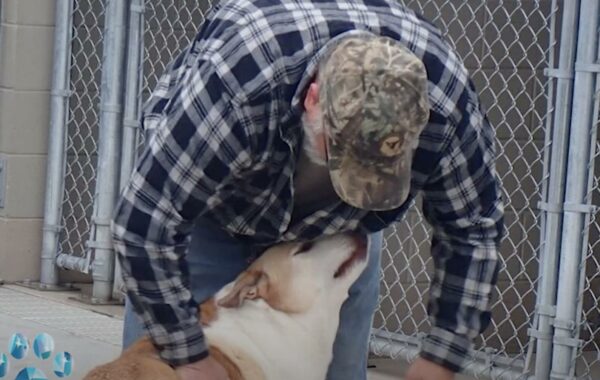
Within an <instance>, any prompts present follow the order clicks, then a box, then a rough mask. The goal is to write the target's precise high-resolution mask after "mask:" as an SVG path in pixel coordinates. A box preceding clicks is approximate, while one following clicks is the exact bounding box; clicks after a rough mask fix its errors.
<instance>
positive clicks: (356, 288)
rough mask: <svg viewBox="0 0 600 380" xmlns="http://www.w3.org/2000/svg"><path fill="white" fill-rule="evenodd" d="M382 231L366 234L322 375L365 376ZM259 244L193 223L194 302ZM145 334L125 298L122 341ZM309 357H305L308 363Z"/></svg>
mask: <svg viewBox="0 0 600 380" xmlns="http://www.w3.org/2000/svg"><path fill="white" fill-rule="evenodd" d="M382 236H383V234H382V233H381V232H378V233H374V234H372V235H370V236H369V262H368V264H367V267H366V269H365V271H364V272H363V273H362V274H361V276H360V277H359V278H358V280H357V281H356V282H355V283H354V285H352V287H351V288H350V291H349V297H348V299H347V300H346V302H345V303H344V304H343V305H342V310H341V314H340V326H339V328H338V332H337V335H336V339H335V343H334V346H333V360H332V362H331V364H330V366H329V371H328V375H327V380H366V378H367V358H368V344H369V335H370V331H371V324H372V319H373V313H374V312H375V308H376V307H377V303H378V295H379V266H380V257H381V246H382ZM260 251H262V249H258V248H257V247H253V246H249V245H247V244H244V243H241V242H239V241H237V240H236V239H235V238H232V237H231V236H230V235H228V234H227V233H225V232H224V231H223V230H221V229H219V228H216V227H214V226H211V225H210V224H207V223H197V224H196V226H195V227H194V231H193V233H192V241H191V246H190V249H189V254H188V257H187V261H188V263H189V270H190V276H191V279H190V281H191V286H192V293H193V294H194V297H195V299H196V301H197V302H199V303H201V302H202V301H203V300H205V299H207V298H209V297H211V296H212V295H213V294H214V293H216V292H217V291H218V290H219V289H221V288H222V287H223V286H224V285H225V284H227V283H229V282H231V281H233V280H234V279H235V278H236V277H237V276H238V274H240V273H241V272H242V271H243V270H245V269H246V268H247V267H248V266H249V265H250V261H251V258H252V257H253V256H254V255H256V254H258V253H259V252H260ZM143 335H144V330H143V326H142V324H141V322H140V321H139V319H138V317H137V315H136V314H135V312H134V311H133V307H132V306H131V304H130V303H129V302H128V301H127V302H126V303H125V323H124V331H123V347H124V348H127V347H128V346H129V345H131V344H132V343H133V342H134V341H135V340H136V339H138V338H140V337H141V336H143ZM309 364H310V363H307V365H309Z"/></svg>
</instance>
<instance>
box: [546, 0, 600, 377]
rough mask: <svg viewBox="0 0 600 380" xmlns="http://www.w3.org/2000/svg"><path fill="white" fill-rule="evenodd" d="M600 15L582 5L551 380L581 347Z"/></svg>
mask: <svg viewBox="0 0 600 380" xmlns="http://www.w3.org/2000/svg"><path fill="white" fill-rule="evenodd" d="M599 11H600V0H582V1H581V11H580V17H579V33H578V40H577V41H578V42H577V61H576V63H575V82H574V89H573V98H574V99H577V101H575V102H573V113H572V118H571V132H570V136H569V145H570V149H569V156H568V164H567V165H568V166H567V182H566V184H567V187H566V193H565V203H564V207H563V208H564V224H563V230H562V242H561V258H560V273H559V283H558V295H557V301H556V318H555V320H554V329H555V333H554V345H555V347H554V352H553V355H552V372H551V378H552V379H566V378H569V377H570V376H573V375H574V371H575V366H574V363H575V361H574V359H575V355H576V354H577V351H578V350H577V349H578V348H579V344H580V340H579V339H578V338H579V331H578V328H577V327H578V326H577V323H576V321H577V319H578V317H577V311H578V310H579V304H578V303H579V302H581V297H582V294H583V291H582V288H581V278H580V276H581V268H582V266H583V267H585V260H584V258H585V255H583V254H582V251H583V250H585V249H586V248H587V245H586V244H584V242H583V238H584V236H585V233H584V230H585V227H586V226H587V224H586V219H587V218H588V217H589V214H590V213H591V211H592V206H591V205H590V204H589V203H588V202H587V201H586V198H587V194H588V185H589V179H588V176H589V175H590V173H589V171H590V165H591V164H590V161H591V152H590V141H589V139H590V135H591V134H592V132H591V131H592V128H596V121H595V119H594V118H593V110H594V98H595V97H594V90H595V79H596V75H597V73H598V72H599V71H600V68H599V66H598V63H597V58H598V56H597V52H598V42H599V39H598V15H599V13H598V12H599ZM591 167H592V168H593V165H592V166H591ZM580 288H581V289H580Z"/></svg>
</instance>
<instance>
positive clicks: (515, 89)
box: [374, 0, 558, 377]
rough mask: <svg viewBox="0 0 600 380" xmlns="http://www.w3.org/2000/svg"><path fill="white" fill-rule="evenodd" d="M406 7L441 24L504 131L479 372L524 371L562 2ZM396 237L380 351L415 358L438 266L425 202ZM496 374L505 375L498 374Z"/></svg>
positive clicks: (387, 265) (387, 262) (390, 248)
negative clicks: (496, 259) (501, 235)
mask: <svg viewBox="0 0 600 380" xmlns="http://www.w3.org/2000/svg"><path fill="white" fill-rule="evenodd" d="M405 3H406V5H408V6H409V7H411V8H413V9H415V10H417V11H418V12H421V13H423V14H424V15H425V16H426V17H428V18H429V19H430V20H432V21H433V22H434V23H435V24H436V25H437V26H438V27H440V29H441V30H442V31H443V32H445V34H446V36H447V37H448V40H449V41H450V42H451V44H452V45H453V46H454V47H455V48H456V49H457V51H458V52H459V55H460V56H461V57H462V58H463V60H464V62H465V65H466V66H467V68H468V69H469V71H470V72H471V73H472V75H473V78H474V82H475V85H476V88H477V90H478V91H479V93H480V95H481V100H482V103H483V105H484V108H485V109H486V110H487V114H488V117H489V120H490V123H491V124H492V126H494V128H495V129H496V134H497V137H498V144H497V147H496V149H497V154H498V159H497V170H498V172H499V176H500V178H501V180H502V185H503V190H504V193H503V197H504V200H505V211H506V217H505V224H506V229H507V235H506V237H505V239H504V240H503V243H502V246H501V250H500V256H501V259H502V267H501V270H500V275H499V281H498V287H497V294H496V297H495V299H496V301H495V302H494V306H493V319H492V325H491V326H490V328H489V329H488V330H487V331H486V333H485V334H483V335H481V336H480V337H479V338H478V339H477V342H476V352H474V353H473V355H474V359H477V360H473V361H472V362H471V363H470V364H471V365H472V366H473V367H472V370H471V372H472V373H473V374H474V375H476V376H484V377H485V376H489V375H490V368H489V364H490V363H494V365H495V366H497V367H498V368H504V367H506V368H510V369H511V370H512V371H513V372H514V371H515V370H516V371H523V369H524V368H525V361H526V355H527V351H528V349H529V348H530V347H531V346H530V342H529V337H528V334H527V331H528V328H529V327H531V326H530V323H531V322H530V321H531V320H532V318H533V315H534V310H535V298H536V288H537V280H538V277H539V275H538V267H539V260H538V253H539V248H540V235H539V232H540V230H539V229H540V227H539V226H540V220H539V210H538V208H537V205H538V203H539V202H540V201H541V200H542V198H541V197H542V183H543V180H544V178H543V170H542V169H543V161H544V154H543V151H544V138H545V133H544V132H545V129H546V123H547V121H548V117H549V116H550V113H549V112H548V105H549V104H550V103H549V102H550V99H549V96H548V91H547V88H548V82H549V80H548V78H547V77H546V76H544V70H545V69H546V68H547V67H548V65H549V61H550V59H551V56H552V54H553V52H554V48H555V36H554V35H553V33H552V28H551V24H552V22H553V21H554V22H555V21H556V20H555V19H556V16H557V12H558V7H557V6H556V5H554V6H553V4H552V2H550V1H547V2H543V1H530V2H526V1H518V2H516V1H515V2H506V1H484V0H480V1H464V2H452V1H406V2H405ZM387 236H388V237H387V247H386V250H385V252H386V253H387V254H386V255H385V258H384V265H383V281H382V285H383V286H382V292H381V306H380V308H379V310H378V311H377V314H376V319H375V326H374V328H375V336H376V337H377V338H378V339H377V341H378V344H377V345H376V346H375V353H385V354H387V355H391V356H392V357H404V358H411V357H412V356H413V355H415V354H416V352H417V351H416V349H415V348H416V347H417V346H418V336H419V334H420V333H423V332H426V331H427V330H428V329H429V327H430V325H429V322H428V320H427V311H426V305H427V290H428V286H429V281H430V276H431V269H432V266H433V263H432V260H431V258H430V256H429V241H430V231H429V228H428V227H427V226H426V223H425V222H424V219H423V216H422V214H421V212H420V210H419V207H414V208H413V209H411V212H410V213H409V217H408V218H407V219H406V220H404V221H403V222H401V223H400V224H399V225H397V226H394V227H393V228H392V229H390V231H389V232H388V234H387ZM390 333H392V334H393V335H390ZM407 341H408V342H409V344H406V343H401V342H407ZM411 348H412V349H411ZM477 362H479V363H480V364H481V363H483V365H480V366H476V365H475V364H476V363H477ZM506 374H508V370H507V372H506ZM513 375H514V373H513ZM494 376H497V377H503V376H505V373H504V372H503V371H502V370H497V371H496V372H495V373H494Z"/></svg>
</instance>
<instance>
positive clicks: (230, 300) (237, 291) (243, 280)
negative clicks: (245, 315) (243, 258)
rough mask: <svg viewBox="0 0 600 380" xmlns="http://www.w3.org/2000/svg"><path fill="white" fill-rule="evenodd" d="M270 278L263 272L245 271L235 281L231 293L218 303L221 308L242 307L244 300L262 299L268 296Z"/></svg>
mask: <svg viewBox="0 0 600 380" xmlns="http://www.w3.org/2000/svg"><path fill="white" fill-rule="evenodd" d="M268 288H269V277H268V276H267V274H266V273H264V272H262V271H245V272H243V273H242V274H241V275H240V276H239V277H238V278H237V279H236V281H235V283H234V285H233V288H232V289H231V291H230V292H229V293H228V294H227V295H225V297H223V298H221V299H220V300H219V301H218V304H219V306H223V307H240V306H241V305H242V303H243V302H244V300H247V299H250V300H253V299H256V298H262V297H263V296H264V295H265V294H267V290H268Z"/></svg>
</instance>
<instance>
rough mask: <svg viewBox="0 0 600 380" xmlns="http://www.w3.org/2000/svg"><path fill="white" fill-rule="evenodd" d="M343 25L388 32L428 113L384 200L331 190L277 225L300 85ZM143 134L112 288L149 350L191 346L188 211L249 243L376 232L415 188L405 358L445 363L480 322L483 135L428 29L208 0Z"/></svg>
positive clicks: (452, 63)
mask: <svg viewBox="0 0 600 380" xmlns="http://www.w3.org/2000/svg"><path fill="white" fill-rule="evenodd" d="M357 31H369V32H372V33H375V34H381V35H385V36H389V37H391V38H394V39H396V40H398V41H400V42H401V43H403V44H404V45H405V46H406V47H408V48H409V49H411V50H412V51H413V52H414V53H415V54H416V55H417V56H419V57H420V58H422V60H423V62H424V64H425V66H426V69H427V72H428V77H429V84H430V89H429V98H430V103H431V104H430V105H431V117H430V121H429V124H428V125H427V127H426V128H425V130H424V132H423V133H422V135H421V136H420V140H419V147H418V149H417V151H416V153H415V158H414V162H413V167H412V183H411V186H412V187H411V195H410V197H409V199H408V201H407V202H406V203H405V204H404V205H403V206H402V207H400V208H398V209H395V210H391V211H384V212H373V211H366V210H359V209H356V208H353V207H351V206H349V205H347V204H345V203H343V202H342V201H341V200H338V201H337V202H334V203H332V204H330V205H328V206H327V207H325V208H323V209H321V210H318V211H316V212H314V213H312V214H310V215H308V216H306V217H305V218H303V219H302V220H298V221H295V222H293V223H292V222H291V214H292V207H293V183H292V182H293V178H292V177H293V176H292V175H293V173H294V169H295V165H296V158H297V156H298V152H299V150H300V149H302V148H301V147H302V144H301V140H302V128H301V124H300V117H301V115H302V112H303V110H302V99H303V95H304V93H303V91H304V90H305V89H306V86H307V84H308V83H310V81H311V80H312V79H313V78H314V74H315V69H316V63H317V62H318V60H319V57H320V56H321V55H322V54H323V52H324V51H325V50H326V49H327V47H328V46H331V45H327V44H328V42H330V41H332V40H333V39H335V38H339V37H340V36H343V35H347V34H348V33H353V32H357ZM142 123H143V127H144V129H145V130H147V131H151V132H152V133H151V134H152V138H151V139H150V140H149V143H148V144H147V147H146V149H145V151H144V152H143V154H142V156H141V157H140V160H139V162H138V164H137V167H136V169H135V171H134V173H133V175H132V177H131V179H130V182H129V183H128V186H127V187H126V188H125V189H124V192H123V194H122V197H121V199H120V202H119V205H118V207H117V210H116V215H115V217H114V221H113V227H112V228H113V236H114V242H115V249H116V251H117V253H118V255H119V258H120V260H121V263H122V266H123V273H124V278H125V284H126V287H127V289H128V294H129V296H130V297H131V300H132V303H133V305H134V306H135V308H136V310H137V312H138V313H139V314H140V315H141V317H142V318H143V321H144V323H145V326H146V327H147V329H148V330H149V333H150V335H151V337H152V339H153V341H154V343H155V344H156V345H157V347H159V348H160V349H161V356H162V357H163V358H164V359H165V360H167V361H168V362H169V363H171V364H173V365H180V364H184V363H189V362H193V361H196V360H199V359H201V358H203V357H205V356H206V355H207V353H206V352H207V350H206V345H205V342H204V338H203V333H202V330H201V328H200V327H199V325H198V320H197V316H196V307H197V304H196V302H195V301H194V300H193V297H192V294H191V292H190V288H189V279H188V271H187V269H186V267H185V265H184V260H183V258H184V256H185V253H186V249H187V247H188V243H189V240H190V230H191V226H192V223H193V221H194V219H195V218H197V217H202V218H205V219H208V220H212V221H213V222H214V223H216V224H218V225H220V226H222V227H223V228H224V229H225V230H227V231H229V232H230V233H231V234H233V235H235V236H237V237H239V238H240V239H245V240H247V241H248V242H249V243H253V244H272V243H275V242H279V241H289V240H294V239H312V238H315V237H318V236H320V235H327V234H333V233H336V232H340V231H345V230H359V231H363V232H374V231H379V230H381V229H383V228H385V227H386V226H388V225H390V224H391V223H394V222H395V221H397V220H399V219H401V218H402V217H403V215H404V214H405V212H406V210H407V209H408V207H409V204H410V203H411V201H412V200H413V199H414V198H415V196H416V195H417V194H418V193H422V195H423V212H424V215H425V216H426V218H427V220H428V221H429V223H430V224H431V225H432V227H433V238H432V248H431V254H432V256H433V258H434V262H435V271H434V275H433V280H432V283H431V289H430V302H429V305H428V310H429V314H430V319H431V322H432V326H433V327H432V329H431V331H430V332H429V334H428V335H427V336H426V338H425V340H424V341H423V344H422V350H421V356H423V357H425V358H427V359H429V360H433V361H435V362H437V363H440V364H442V365H444V366H446V367H447V368H451V369H453V370H458V369H460V368H461V367H462V366H463V365H464V360H465V358H466V354H467V351H468V349H469V348H470V347H471V342H472V340H473V339H474V338H475V337H476V336H477V335H478V334H479V333H481V331H483V329H485V328H486V327H487V326H488V324H489V322H490V304H491V300H490V298H491V294H492V290H493V286H494V284H495V281H496V275H497V268H498V244H499V240H500V237H501V235H502V228H503V225H502V216H503V208H502V203H501V200H500V189H499V181H498V179H497V176H496V172H495V169H494V149H493V146H494V133H493V129H492V128H491V127H490V126H489V124H488V122H487V120H486V117H485V115H484V113H483V112H482V111H481V109H480V106H479V101H478V97H477V95H476V93H475V90H474V88H473V86H472V83H471V80H470V79H469V75H468V73H467V71H466V69H465V67H464V66H463V64H462V62H461V61H460V59H459V58H458V57H457V56H456V54H455V52H454V51H453V50H452V49H451V48H450V47H449V45H448V44H447V43H446V42H445V41H444V40H443V38H442V36H441V34H440V32H439V31H438V29H436V28H435V27H434V26H433V25H432V24H430V23H429V22H427V21H425V20H423V19H422V18H421V17H420V16H418V15H416V14H414V13H413V12H412V11H410V10H408V9H406V8H404V7H402V6H401V5H399V4H397V3H395V2H393V1H390V2H388V1H385V0H338V1H335V0H322V1H310V2H308V1H303V0H255V1H247V0H241V1H240V0H235V1H233V0H224V1H222V2H221V4H219V5H218V6H216V7H215V8H213V9H212V10H211V11H210V13H209V15H208V16H207V19H206V21H205V22H204V24H203V25H202V26H201V28H200V30H199V32H198V34H197V37H196V39H195V40H194V41H193V42H192V43H191V44H190V46H189V47H188V48H187V49H186V50H185V51H184V52H182V53H181V54H180V55H179V56H178V58H177V59H175V60H174V61H173V62H172V63H171V65H170V67H169V69H168V70H167V71H166V73H165V74H164V76H163V77H162V78H161V80H160V82H159V83H158V86H157V88H156V89H155V91H154V93H153V95H152V96H151V98H150V100H149V102H148V103H147V105H146V107H145V112H144V117H143V120H142Z"/></svg>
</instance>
